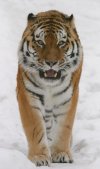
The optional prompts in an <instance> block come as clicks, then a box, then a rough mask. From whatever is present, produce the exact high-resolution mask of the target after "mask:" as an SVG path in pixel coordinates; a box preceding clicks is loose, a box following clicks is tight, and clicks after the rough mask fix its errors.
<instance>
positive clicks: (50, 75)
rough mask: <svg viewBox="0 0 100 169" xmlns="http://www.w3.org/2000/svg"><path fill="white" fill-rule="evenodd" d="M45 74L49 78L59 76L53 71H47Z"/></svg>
mask: <svg viewBox="0 0 100 169" xmlns="http://www.w3.org/2000/svg"><path fill="white" fill-rule="evenodd" d="M45 73H46V74H45V75H46V76H47V77H56V76H57V72H56V71H54V70H53V69H50V70H47V71H46V72H45Z"/></svg>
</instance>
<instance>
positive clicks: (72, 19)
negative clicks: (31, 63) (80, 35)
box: [65, 14, 75, 29]
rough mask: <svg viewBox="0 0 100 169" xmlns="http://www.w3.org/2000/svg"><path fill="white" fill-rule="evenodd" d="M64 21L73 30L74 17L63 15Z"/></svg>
mask: <svg viewBox="0 0 100 169" xmlns="http://www.w3.org/2000/svg"><path fill="white" fill-rule="evenodd" d="M65 18H66V21H67V22H69V24H70V25H71V26H72V28H73V29H74V28H75V24H74V15H73V14H71V15H70V16H68V15H65Z"/></svg>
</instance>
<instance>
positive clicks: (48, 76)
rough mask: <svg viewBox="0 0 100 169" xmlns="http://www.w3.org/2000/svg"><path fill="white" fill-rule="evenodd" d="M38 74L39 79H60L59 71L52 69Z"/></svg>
mask: <svg viewBox="0 0 100 169" xmlns="http://www.w3.org/2000/svg"><path fill="white" fill-rule="evenodd" d="M39 74H40V77H41V78H45V79H52V80H56V79H60V77H61V71H58V72H57V71H55V70H53V69H49V70H47V71H45V72H43V71H40V72H39Z"/></svg>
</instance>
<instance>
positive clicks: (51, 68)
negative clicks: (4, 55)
mask: <svg viewBox="0 0 100 169" xmlns="http://www.w3.org/2000/svg"><path fill="white" fill-rule="evenodd" d="M27 20H28V23H27V27H26V29H25V31H24V33H23V37H22V41H21V44H20V47H19V64H21V65H22V66H23V68H24V69H25V70H26V71H29V72H31V73H33V74H34V75H35V73H36V74H38V76H39V78H41V79H43V80H46V81H47V80H49V81H52V82H53V81H56V80H59V79H61V78H63V77H64V76H66V75H67V74H68V73H72V72H74V71H75V70H76V69H77V67H78V65H79V64H80V60H81V56H82V47H81V43H80V40H79V37H78V34H77V31H76V28H75V24H74V18H73V15H71V16H68V15H65V14H63V13H60V12H58V11H47V12H41V13H38V14H37V15H33V14H29V15H28V19H27Z"/></svg>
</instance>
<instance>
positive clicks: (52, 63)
mask: <svg viewBox="0 0 100 169" xmlns="http://www.w3.org/2000/svg"><path fill="white" fill-rule="evenodd" d="M45 63H46V64H47V65H48V66H50V67H52V66H54V65H56V64H57V61H54V62H53V61H45Z"/></svg>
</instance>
